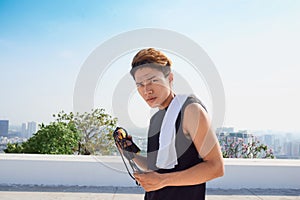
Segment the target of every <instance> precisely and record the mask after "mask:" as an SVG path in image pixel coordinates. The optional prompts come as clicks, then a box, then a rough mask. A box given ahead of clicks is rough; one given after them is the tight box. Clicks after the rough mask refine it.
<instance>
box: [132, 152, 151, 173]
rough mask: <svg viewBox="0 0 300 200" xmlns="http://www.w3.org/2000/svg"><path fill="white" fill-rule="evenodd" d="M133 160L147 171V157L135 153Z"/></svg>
mask: <svg viewBox="0 0 300 200" xmlns="http://www.w3.org/2000/svg"><path fill="white" fill-rule="evenodd" d="M133 161H134V162H135V163H136V164H137V165H138V166H139V167H141V168H142V170H143V171H147V170H148V166H147V158H146V157H144V156H142V155H139V154H135V155H134V158H133Z"/></svg>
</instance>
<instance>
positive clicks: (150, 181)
mask: <svg viewBox="0 0 300 200" xmlns="http://www.w3.org/2000/svg"><path fill="white" fill-rule="evenodd" d="M183 130H184V132H185V133H188V134H189V136H190V137H191V139H192V140H193V143H194V145H195V147H196V149H197V151H198V153H199V155H200V156H201V157H202V158H203V160H204V162H202V163H199V164H197V165H195V166H193V167H191V168H189V169H186V170H183V171H178V172H173V173H166V174H159V173H156V172H150V173H146V174H135V177H136V178H137V180H138V181H139V182H140V183H141V185H142V186H143V187H144V189H145V190H146V191H153V190H157V189H160V188H163V187H166V186H183V185H196V184H200V183H204V182H207V181H209V180H211V179H214V178H217V177H220V176H223V174H224V165H223V158H222V154H221V151H220V146H219V143H218V141H217V139H216V137H215V135H214V132H213V131H211V127H210V121H209V119H208V116H207V114H206V111H205V110H204V109H203V108H202V107H201V106H200V105H199V104H196V103H195V104H190V105H188V106H187V107H186V109H185V112H184V119H183Z"/></svg>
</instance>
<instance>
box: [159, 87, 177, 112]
mask: <svg viewBox="0 0 300 200" xmlns="http://www.w3.org/2000/svg"><path fill="white" fill-rule="evenodd" d="M174 97H175V94H174V93H173V92H172V91H171V92H170V94H169V96H168V97H167V98H166V100H165V101H164V102H163V103H162V105H161V106H159V107H158V108H159V109H160V110H163V109H165V108H166V107H168V106H169V105H170V103H171V101H172V99H173V98H174Z"/></svg>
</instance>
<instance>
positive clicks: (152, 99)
mask: <svg viewBox="0 0 300 200" xmlns="http://www.w3.org/2000/svg"><path fill="white" fill-rule="evenodd" d="M134 77H135V82H136V86H137V89H138V92H139V94H140V95H141V96H142V97H143V99H144V100H145V101H146V102H147V104H148V105H149V106H150V107H151V108H155V107H158V108H159V109H163V108H164V107H166V106H168V105H165V103H166V99H167V98H168V96H169V95H170V93H171V82H172V80H173V76H172V74H171V73H170V74H169V75H168V76H167V77H165V76H164V74H163V73H162V72H161V71H159V70H157V69H154V68H151V67H143V68H140V69H138V70H137V71H136V72H135V75H134Z"/></svg>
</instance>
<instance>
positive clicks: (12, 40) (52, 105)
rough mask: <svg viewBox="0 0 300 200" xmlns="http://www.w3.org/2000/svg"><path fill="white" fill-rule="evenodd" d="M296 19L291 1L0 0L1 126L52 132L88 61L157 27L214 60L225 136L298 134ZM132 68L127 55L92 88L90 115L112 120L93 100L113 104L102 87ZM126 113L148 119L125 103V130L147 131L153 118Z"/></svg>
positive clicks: (69, 105)
mask: <svg viewBox="0 0 300 200" xmlns="http://www.w3.org/2000/svg"><path fill="white" fill-rule="evenodd" d="M156 3H159V4H160V6H156ZM145 8H147V9H145ZM299 9H300V2H298V1H271V0H267V1H263V2H261V1H251V2H245V1H235V2H226V3H225V2H218V3H216V2H214V1H212V2H205V1H178V2H172V1H166V2H159V1H154V2H144V3H143V4H142V3H140V2H122V1H117V2H114V3H111V2H99V1H89V2H88V3H86V2H85V1H68V0H66V1H42V2H37V1H31V0H28V1H26V2H25V1H15V0H12V1H6V0H3V1H1V2H0V26H1V27H2V30H1V32H0V60H1V61H0V68H1V74H0V83H1V85H3V86H4V87H2V88H1V89H0V90H1V91H0V92H1V99H0V111H1V113H0V119H8V120H9V121H10V124H11V125H20V124H22V123H23V122H25V121H36V122H37V123H38V124H39V123H49V122H50V121H52V120H53V117H52V114H56V113H58V112H59V111H61V110H65V111H66V112H71V111H73V92H74V87H75V82H76V78H77V76H78V73H79V71H80V69H81V67H82V65H83V63H84V62H85V60H86V59H87V57H88V56H89V55H90V54H91V52H93V50H94V49H96V48H97V47H98V46H99V45H100V44H102V43H103V42H105V41H107V40H108V39H110V38H111V37H113V36H115V35H118V34H120V33H123V32H126V31H131V30H135V29H140V28H145V27H154V28H159V29H168V30H173V31H175V32H178V33H181V34H183V35H186V36H187V37H189V38H191V39H192V40H193V41H195V42H197V43H198V44H199V45H200V46H201V47H202V48H203V49H204V50H205V51H206V52H207V54H208V55H209V57H210V58H211V59H212V60H213V62H214V63H215V65H216V68H217V70H218V72H219V74H220V76H221V79H222V81H223V85H224V90H225V96H226V113H225V121H224V126H233V127H237V129H249V130H268V129H270V130H278V131H287V132H299V131H300V123H299V122H298V121H299V120H298V119H299V117H298V113H299V112H300V106H299V105H298V102H299V101H300V94H299V91H300V80H299V78H298V74H299V72H300V71H299V65H300V61H299V58H298V55H297V53H298V52H299V46H300V39H299V34H300V22H299V20H298V19H299V18H300V14H299V12H298V11H299ZM187 13H188V15H187ZM167 54H168V55H169V56H170V57H171V58H172V59H174V60H175V61H176V62H174V69H176V70H178V71H179V72H180V73H181V74H182V75H183V77H184V78H185V79H189V76H188V75H187V74H193V73H192V71H187V72H183V71H180V69H181V68H182V66H183V63H182V61H180V59H177V58H176V56H174V55H172V54H170V53H167ZM131 58H132V54H127V55H124V56H122V57H120V58H119V60H117V61H116V62H115V65H112V68H111V71H108V74H107V75H106V79H105V77H104V79H102V80H101V81H102V82H100V83H99V85H98V88H97V91H96V96H95V107H101V108H102V107H103V108H105V109H106V110H107V111H108V112H110V111H111V106H110V103H111V102H105V101H104V102H103V101H102V100H101V99H104V97H103V96H101V95H100V94H101V92H99V90H102V91H105V92H106V93H105V94H107V97H106V96H105V98H108V99H109V98H111V92H109V91H113V90H114V86H115V85H116V84H117V83H111V82H107V81H110V80H111V79H109V78H110V77H111V76H114V78H115V79H116V80H117V79H118V78H121V77H122V74H124V73H126V72H127V73H128V70H129V69H130V59H131ZM176 59H177V60H176ZM177 61H178V62H179V63H180V66H178V65H176V63H178V62H177ZM187 68H188V67H187ZM193 80H195V81H193ZM193 80H189V81H190V84H191V85H192V86H194V85H201V84H202V83H203V80H200V78H198V79H193ZM116 82H117V81H116ZM108 83H109V84H108ZM101 84H102V85H101ZM103 85H104V86H105V88H104V86H103ZM106 87H107V88H106ZM193 90H194V91H195V93H196V94H197V95H198V96H199V97H200V98H201V99H204V101H205V102H206V104H209V103H210V102H209V100H210V99H209V96H208V97H206V94H204V95H203V94H202V92H203V91H202V90H201V91H199V88H197V87H195V86H194V88H193ZM204 90H205V88H204ZM205 92H206V91H204V93H205ZM133 103H134V105H138V106H139V107H138V109H136V110H140V111H147V112H148V111H149V109H148V108H146V106H145V104H144V103H143V102H142V100H141V99H140V98H139V97H137V96H134V98H133V99H132V102H129V103H128V110H129V111H128V112H129V113H130V117H132V118H133V119H132V120H133V121H137V125H139V126H142V127H145V126H146V125H147V122H148V120H149V116H150V115H148V114H147V116H143V113H142V112H138V111H134V112H133V111H132V110H133V109H132V108H133V107H134V105H133ZM212 106H213V105H212ZM147 109H148V110H147ZM149 113H150V111H149ZM141 116H142V117H141ZM113 117H118V116H113ZM143 118H144V119H143ZM141 119H143V120H141ZM138 120H141V121H138Z"/></svg>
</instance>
